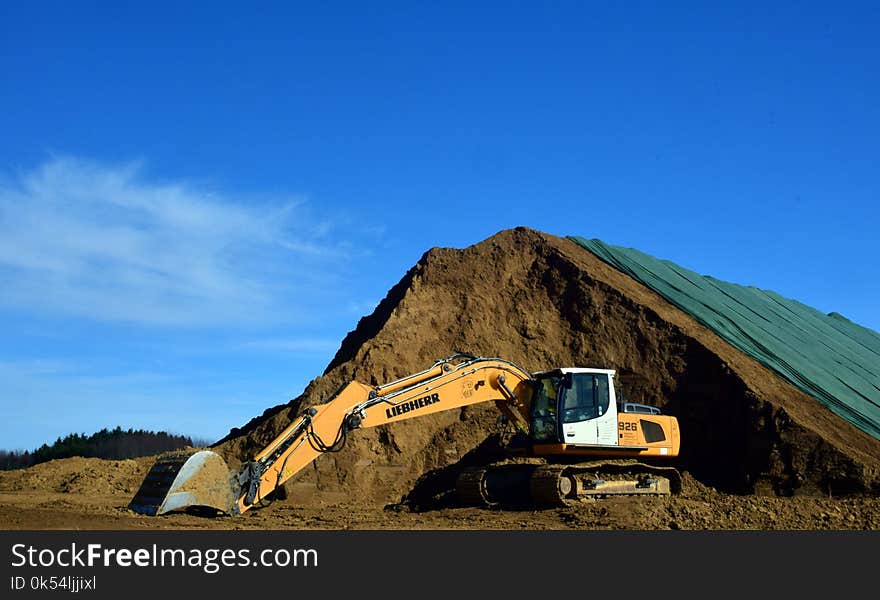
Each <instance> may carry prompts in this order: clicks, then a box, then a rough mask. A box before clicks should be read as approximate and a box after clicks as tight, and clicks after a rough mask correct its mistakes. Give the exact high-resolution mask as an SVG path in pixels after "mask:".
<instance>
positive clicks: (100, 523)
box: [0, 458, 880, 530]
mask: <svg viewBox="0 0 880 600" xmlns="http://www.w3.org/2000/svg"><path fill="white" fill-rule="evenodd" d="M151 463H152V459H151V458H143V459H138V460H127V461H102V460H98V459H82V458H74V459H64V460H56V461H51V462H49V463H44V464H42V465H37V466H36V467H32V468H31V469H28V470H26V471H11V472H3V473H0V524H2V528H3V529H67V530H72V529H90V530H92V529H145V530H146V529H276V530H279V529H334V530H342V529H372V530H389V529H390V530H406V529H429V530H442V529H505V530H550V529H570V530H594V529H628V530H664V529H666V530H668V529H685V530H722V529H736V530H749V529H751V530H774V529H777V530H820V529H827V530H880V498H876V497H869V496H859V497H844V498H821V497H799V496H795V497H778V496H758V495H747V496H740V495H734V494H724V493H720V492H717V491H715V490H713V489H711V488H707V487H705V486H703V485H702V484H700V483H699V482H697V481H696V480H694V479H693V478H691V477H688V476H686V477H685V480H684V486H683V490H682V493H681V494H680V495H677V496H672V497H638V498H636V497H620V498H608V499H600V500H591V501H586V502H582V503H576V504H572V505H570V506H566V507H562V508H551V509H543V510H509V509H508V510H502V509H496V508H473V507H466V508H465V507H460V508H456V507H451V508H442V509H439V510H425V511H418V512H414V511H411V510H408V509H406V508H403V509H401V508H399V506H396V505H377V504H372V503H358V502H355V501H353V500H352V499H350V498H349V499H346V498H340V497H338V496H337V495H335V494H325V495H324V496H321V495H312V496H311V497H310V498H309V501H308V502H307V503H306V504H300V503H298V502H297V501H296V499H295V498H290V499H288V500H285V501H278V502H275V503H273V504H271V505H270V506H268V507H265V508H260V509H253V510H251V511H249V512H247V513H245V514H244V515H240V516H237V517H203V516H195V515H188V514H170V515H163V516H161V517H147V516H143V515H139V514H137V513H134V512H132V511H131V510H129V509H128V508H127V505H128V502H129V501H130V500H131V498H132V496H133V494H134V492H135V491H136V490H137V487H138V485H139V484H140V482H141V480H142V478H143V476H144V475H145V474H146V472H147V470H148V469H149V466H150V464H151Z"/></svg>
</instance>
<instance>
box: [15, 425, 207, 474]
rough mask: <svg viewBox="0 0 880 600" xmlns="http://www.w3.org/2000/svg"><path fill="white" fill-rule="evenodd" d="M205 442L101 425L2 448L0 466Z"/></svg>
mask: <svg viewBox="0 0 880 600" xmlns="http://www.w3.org/2000/svg"><path fill="white" fill-rule="evenodd" d="M197 443H198V444H200V445H205V444H204V441H196V442H194V441H193V439H192V438H191V437H189V436H183V435H173V434H170V433H167V432H164V431H145V430H143V429H128V430H124V429H122V428H121V427H117V428H116V429H102V430H101V431H99V432H97V433H93V434H92V435H86V434H84V433H83V434H79V433H71V434H69V435H66V436H64V437H63V438H62V437H59V438H58V439H57V440H55V443H53V444H52V445H51V446H50V445H48V444H43V445H42V446H40V447H39V448H37V449H36V450H34V451H33V452H29V451H27V450H25V451H23V452H21V451H8V450H0V470H4V471H8V470H10V469H24V468H27V467H31V466H33V465H36V464H39V463H42V462H46V461H49V460H55V459H56V458H70V457H71V456H83V457H86V458H104V459H110V460H119V459H123V458H137V457H138V456H149V455H151V454H158V453H160V452H168V451H169V450H179V449H181V448H185V447H186V446H195V445H196V444H197Z"/></svg>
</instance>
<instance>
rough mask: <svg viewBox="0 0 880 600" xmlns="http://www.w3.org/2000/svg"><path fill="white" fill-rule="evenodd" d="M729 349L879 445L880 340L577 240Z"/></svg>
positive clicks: (776, 298)
mask: <svg viewBox="0 0 880 600" xmlns="http://www.w3.org/2000/svg"><path fill="white" fill-rule="evenodd" d="M569 239H570V240H572V241H573V242H575V243H577V244H579V245H580V246H582V247H584V248H586V249H587V250H589V251H590V252H592V253H593V254H595V255H596V256H598V257H599V258H600V259H602V260H603V261H605V262H606V263H608V264H610V265H611V266H613V267H614V268H616V269H618V270H619V271H622V272H623V273H626V274H627V275H629V276H630V277H632V278H633V279H635V280H636V281H639V282H641V283H643V284H644V285H646V286H648V287H649V288H651V289H653V290H654V291H655V292H657V293H658V294H660V295H661V296H663V297H664V298H665V299H666V300H668V301H669V302H671V303H672V304H674V305H675V306H677V307H678V308H680V309H681V310H683V311H685V312H686V313H688V314H689V315H691V316H692V317H694V318H695V319H696V320H697V321H699V322H700V323H702V324H703V325H705V326H706V327H708V328H709V329H711V330H712V331H714V332H715V333H716V334H718V335H719V336H720V337H722V338H723V339H725V340H726V341H727V342H729V343H730V344H732V345H733V346H735V347H736V348H738V349H739V350H741V351H743V352H745V353H746V354H748V355H749V356H752V357H753V358H755V359H757V360H758V361H759V362H760V363H762V364H763V365H765V366H766V367H768V368H769V369H771V370H772V371H774V372H776V373H778V374H779V375H780V376H782V377H783V378H785V379H787V380H788V381H790V382H791V383H792V384H794V385H795V386H796V387H798V388H800V389H801V390H803V391H804V392H806V393H807V394H809V395H811V396H813V397H814V398H816V399H817V400H819V402H821V403H822V404H824V405H825V406H827V407H828V408H829V409H830V410H831V411H832V412H834V413H835V414H837V415H839V416H840V417H843V418H844V419H846V420H847V421H849V422H850V423H852V424H853V425H855V426H856V427H858V428H859V429H861V430H863V431H865V432H867V433H869V434H871V435H873V436H874V437H876V438H880V334H878V333H877V332H876V331H873V330H871V329H867V328H865V327H861V326H859V325H856V324H855V323H853V322H851V321H849V320H847V319H846V318H844V317H842V316H841V315H838V314H836V313H831V314H829V315H826V314H823V313H822V312H820V311H818V310H816V309H814V308H811V307H809V306H806V305H805V304H801V303H800V302H797V301H795V300H790V299H788V298H783V297H782V296H780V295H779V294H776V293H775V292H771V291H767V290H761V289H758V288H755V287H746V286H742V285H736V284H733V283H728V282H726V281H720V280H718V279H714V278H713V277H708V276H704V275H700V274H698V273H695V272H694V271H690V270H688V269H685V268H682V267H680V266H678V265H676V264H674V263H671V262H669V261H666V260H660V259H657V258H654V257H653V256H649V255H647V254H644V253H642V252H639V251H638V250H634V249H631V248H622V247H619V246H612V245H609V244H606V243H604V242H602V241H600V240H595V239H593V240H587V239H584V238H582V237H577V236H570V237H569Z"/></svg>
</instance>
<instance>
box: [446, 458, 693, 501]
mask: <svg viewBox="0 0 880 600" xmlns="http://www.w3.org/2000/svg"><path fill="white" fill-rule="evenodd" d="M455 491H456V497H457V498H458V500H459V502H460V503H462V504H464V505H467V506H497V505H505V504H509V505H524V504H530V505H534V506H544V507H550V506H565V505H567V504H570V503H573V502H578V501H583V500H588V499H592V498H605V497H609V496H645V495H647V496H668V495H671V494H677V493H679V492H680V491H681V475H680V474H679V472H678V470H677V469H675V468H673V467H660V466H655V465H648V464H644V463H640V462H633V461H624V460H613V461H592V462H588V463H576V464H568V465H566V464H539V465H536V464H502V465H490V466H488V467H480V468H471V469H466V470H465V471H463V472H462V473H461V475H460V476H459V477H458V480H457V482H456V488H455Z"/></svg>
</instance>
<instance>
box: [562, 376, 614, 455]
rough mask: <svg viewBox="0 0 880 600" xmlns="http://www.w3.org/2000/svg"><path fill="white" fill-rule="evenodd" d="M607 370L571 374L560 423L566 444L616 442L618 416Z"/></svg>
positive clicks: (566, 380)
mask: <svg viewBox="0 0 880 600" xmlns="http://www.w3.org/2000/svg"><path fill="white" fill-rule="evenodd" d="M609 384H610V382H609V378H608V375H607V374H606V373H568V374H566V377H565V380H564V384H563V392H564V394H563V396H562V399H561V411H560V421H561V423H560V425H561V429H562V442H563V443H565V444H588V445H616V443H617V422H616V421H617V419H616V413H615V411H614V410H613V405H612V404H611V397H610V389H609V388H610V385H609Z"/></svg>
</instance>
